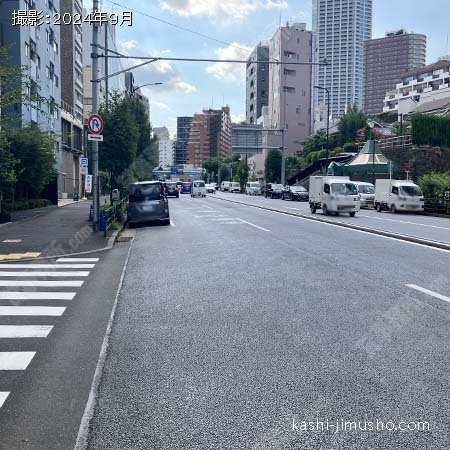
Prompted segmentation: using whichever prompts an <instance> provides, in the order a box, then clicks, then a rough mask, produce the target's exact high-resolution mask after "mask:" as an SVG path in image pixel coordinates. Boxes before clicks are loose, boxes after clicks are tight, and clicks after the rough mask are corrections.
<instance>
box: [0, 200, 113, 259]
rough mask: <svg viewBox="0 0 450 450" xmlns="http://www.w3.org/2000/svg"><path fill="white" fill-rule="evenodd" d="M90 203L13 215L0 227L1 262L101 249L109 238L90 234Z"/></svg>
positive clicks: (100, 233) (101, 233)
mask: <svg viewBox="0 0 450 450" xmlns="http://www.w3.org/2000/svg"><path fill="white" fill-rule="evenodd" d="M90 207H91V202H89V201H83V202H79V203H73V204H69V205H66V206H64V208H62V207H59V208H58V207H56V206H55V207H49V208H41V209H35V210H31V211H26V212H25V211H24V212H18V213H16V214H14V216H13V218H12V220H13V222H11V223H8V224H4V225H1V226H0V260H7V259H22V258H35V257H43V256H58V255H62V254H71V253H79V252H86V251H91V250H98V249H102V248H104V247H106V246H107V243H108V238H105V237H103V232H97V233H95V234H94V233H93V232H92V225H91V222H89V220H88V219H89V210H90Z"/></svg>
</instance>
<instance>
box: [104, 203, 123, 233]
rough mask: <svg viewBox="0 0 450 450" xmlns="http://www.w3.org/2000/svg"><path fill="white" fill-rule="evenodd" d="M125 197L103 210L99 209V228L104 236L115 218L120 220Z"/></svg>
mask: <svg viewBox="0 0 450 450" xmlns="http://www.w3.org/2000/svg"><path fill="white" fill-rule="evenodd" d="M126 205H127V199H126V197H124V198H123V199H122V200H121V201H120V202H115V203H114V204H113V205H112V206H110V207H109V208H108V209H106V210H105V211H100V217H99V230H100V231H103V235H104V236H105V237H106V235H107V233H108V230H109V229H110V228H111V227H112V225H113V223H114V221H115V220H121V219H122V218H123V216H124V214H125V210H126Z"/></svg>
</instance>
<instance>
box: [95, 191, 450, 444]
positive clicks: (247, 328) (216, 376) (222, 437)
mask: <svg viewBox="0 0 450 450" xmlns="http://www.w3.org/2000/svg"><path fill="white" fill-rule="evenodd" d="M219 195H221V194H219ZM241 197H243V196H241ZM235 198H237V197H235ZM252 201H255V202H265V201H266V199H252ZM273 202H279V203H280V204H281V203H283V202H281V201H280V200H273ZM297 206H298V207H303V205H301V204H298V203H293V202H292V203H290V202H286V203H285V206H284V207H285V208H288V207H297ZM170 209H171V217H172V226H170V227H162V226H161V227H156V226H153V227H140V228H138V229H136V230H135V231H136V235H135V239H134V242H133V244H132V248H131V253H130V258H129V263H128V266H127V269H126V273H125V278H124V283H123V287H122V290H121V294H120V297H119V302H118V307H117V311H116V316H115V321H114V324H113V327H112V333H111V337H110V346H109V350H108V356H107V358H106V363H105V366H104V369H103V373H102V378H101V383H100V389H99V392H98V397H97V401H96V407H95V413H94V417H93V420H92V423H91V428H90V434H89V436H88V442H89V444H88V449H89V450H97V449H106V448H107V449H111V450H114V449H117V450H118V449H121V450H122V449H153V450H159V449H164V450H165V449H167V450H168V449H171V450H172V449H183V450H191V449H202V450H203V449H204V450H206V449H224V450H225V449H227V450H228V449H230V450H231V449H233V450H235V449H252V450H253V449H261V450H262V449H264V450H272V449H273V450H275V449H277V450H284V449H286V450H287V449H298V450H300V449H301V450H305V449H306V450H309V449H314V450H317V449H323V450H341V449H342V450H344V449H345V450H353V449H354V450H362V449H377V450H381V449H408V450H415V449H417V450H427V449H430V450H441V449H442V450H444V449H445V450H446V449H448V448H450V435H449V432H448V423H449V421H450V414H449V406H448V405H449V400H450V399H449V397H450V394H449V393H450V389H449V388H450V386H449V378H448V348H449V345H450V334H449V319H450V279H449V276H448V275H449V269H448V268H449V267H450V254H449V252H447V251H443V250H439V249H434V248H427V247H423V246H420V245H417V244H413V243H408V242H404V241H398V240H395V239H388V238H385V237H382V236H377V235H373V234H367V233H362V232H358V231H355V230H351V229H346V228H342V227H337V226H334V225H330V224H324V223H319V222H316V221H311V220H308V219H304V218H298V217H294V216H289V215H285V214H279V213H276V212H272V211H267V210H263V209H258V208H252V207H249V206H245V205H238V204H235V203H229V202H225V201H220V200H218V199H217V198H206V199H191V198H190V197H186V196H182V197H181V198H180V199H170ZM362 216H367V217H362ZM375 217H376V214H375V213H371V212H364V213H363V214H361V216H360V217H357V218H355V220H359V221H362V220H365V221H370V223H375V222H376V221H377V220H378V219H376V218H375ZM381 217H382V218H384V217H386V219H388V218H389V219H391V218H392V217H394V218H395V220H399V221H409V222H411V221H412V222H414V221H416V220H417V221H418V222H423V223H424V224H425V225H428V224H433V225H434V224H437V223H438V224H440V225H439V226H442V228H444V230H440V229H438V228H432V227H426V228H425V227H420V226H419V225H416V224H413V225H411V228H409V229H408V232H415V231H414V230H416V229H417V230H419V229H420V230H422V231H420V233H425V234H426V235H427V236H428V237H429V238H431V237H432V238H441V237H442V236H444V238H445V237H448V236H447V234H445V233H446V232H445V228H447V227H448V225H447V222H445V221H444V222H441V221H438V220H437V219H434V218H428V217H418V218H414V219H411V218H410V216H391V215H388V214H386V215H384V214H383V215H381ZM397 218H398V219H397ZM344 220H350V219H344ZM418 222H417V223H418ZM382 226H383V227H384V226H386V227H396V229H397V228H399V227H403V226H404V225H402V224H399V223H397V222H389V221H387V220H386V223H384V222H383V223H382ZM425 230H426V231H425ZM441 232H442V233H441ZM417 233H419V231H417ZM435 233H439V235H437V234H435ZM425 234H424V235H425ZM327 420H328V425H329V427H328V430H326V429H324V427H326V423H327V422H326V421H327ZM341 420H342V422H340V421H341ZM336 421H338V422H337V425H336ZM310 422H311V423H310ZM344 422H349V423H350V425H349V427H350V429H346V431H341V430H339V423H341V424H344ZM369 422H370V424H372V427H375V429H373V430H370V425H368V423H369ZM425 422H426V423H427V424H428V425H426V424H425ZM351 423H355V426H356V424H358V429H356V430H354V429H353V428H352V426H353V425H351ZM364 423H366V425H365V431H363V430H361V428H363V427H364ZM308 424H309V425H308ZM333 424H335V425H334V428H333ZM405 424H408V427H410V428H411V429H409V430H407V431H400V429H401V428H402V429H403V428H404V427H405V426H406V425H405ZM309 426H311V427H312V428H314V431H313V430H312V429H311V428H308V427H309ZM302 427H306V428H307V429H308V431H304V430H303V428H302ZM336 427H338V428H336ZM393 427H395V428H396V429H397V430H396V431H395V430H393V431H389V430H390V429H391V428H393ZM381 428H382V429H381ZM387 429H389V430H387ZM418 429H421V430H422V429H425V431H418Z"/></svg>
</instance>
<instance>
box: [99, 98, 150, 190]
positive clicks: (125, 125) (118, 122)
mask: <svg viewBox="0 0 450 450" xmlns="http://www.w3.org/2000/svg"><path fill="white" fill-rule="evenodd" d="M99 114H100V115H101V116H102V118H103V124H104V125H103V135H104V141H103V142H102V143H100V144H99V157H100V158H99V159H100V167H99V168H100V170H105V171H107V172H108V173H109V178H110V188H111V190H112V189H114V188H120V187H122V186H123V185H124V184H125V180H126V181H130V180H129V179H128V178H129V173H127V169H130V168H131V167H132V164H133V163H134V162H135V160H136V154H137V149H138V143H139V142H140V138H141V142H140V144H141V145H145V142H146V137H145V136H143V134H145V131H142V130H141V133H140V129H139V126H138V124H137V122H136V117H135V115H134V114H133V106H132V101H131V100H130V98H129V97H127V96H123V95H120V94H118V93H117V92H116V93H114V94H112V95H111V96H110V98H109V101H108V103H107V104H106V103H103V104H102V106H101V107H100V110H99ZM140 150H141V152H143V149H142V148H141V149H140ZM141 154H142V153H141Z"/></svg>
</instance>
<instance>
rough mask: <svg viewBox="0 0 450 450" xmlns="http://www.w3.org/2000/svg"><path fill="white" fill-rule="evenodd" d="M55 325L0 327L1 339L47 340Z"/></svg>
mask: <svg viewBox="0 0 450 450" xmlns="http://www.w3.org/2000/svg"><path fill="white" fill-rule="evenodd" d="M52 328H53V325H0V338H45V337H47V336H48V334H49V333H50V331H52Z"/></svg>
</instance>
